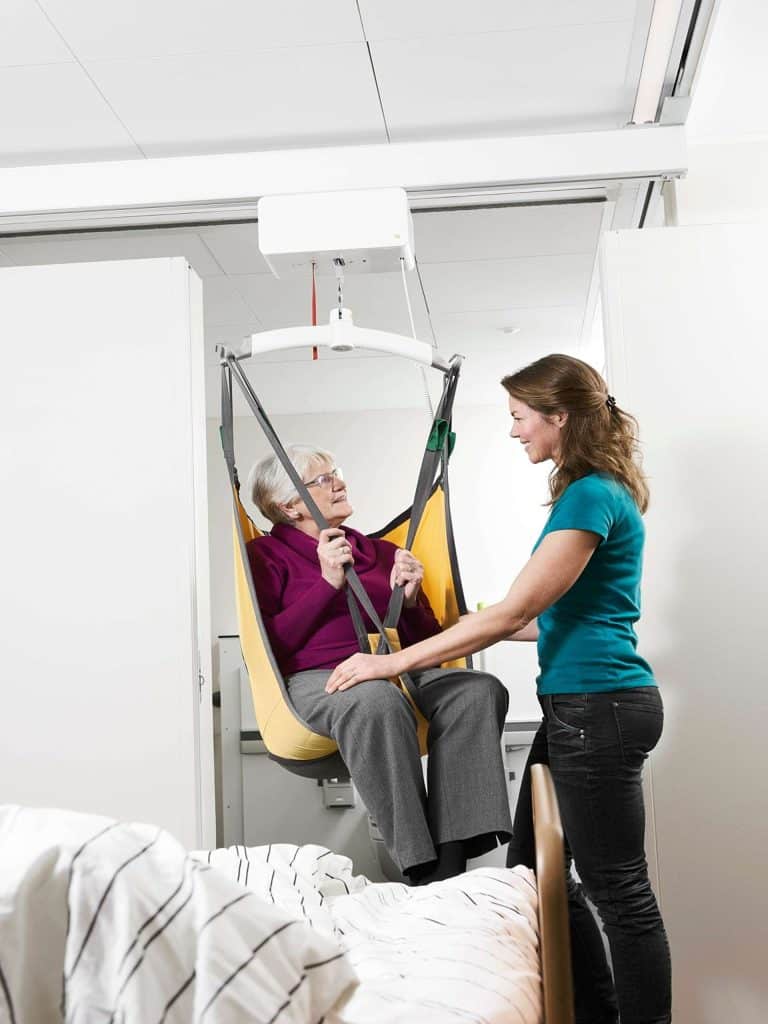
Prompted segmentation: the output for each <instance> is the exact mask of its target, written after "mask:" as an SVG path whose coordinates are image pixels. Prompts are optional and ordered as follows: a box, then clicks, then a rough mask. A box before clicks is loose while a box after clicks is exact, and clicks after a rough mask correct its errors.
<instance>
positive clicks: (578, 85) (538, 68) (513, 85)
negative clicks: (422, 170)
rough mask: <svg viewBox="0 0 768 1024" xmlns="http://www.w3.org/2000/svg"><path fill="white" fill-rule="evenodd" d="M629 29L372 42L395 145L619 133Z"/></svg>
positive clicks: (626, 107)
mask: <svg viewBox="0 0 768 1024" xmlns="http://www.w3.org/2000/svg"><path fill="white" fill-rule="evenodd" d="M632 40H633V23H632V22H631V21H628V22H611V23H602V24H598V25H587V26H579V25H576V26H573V27H569V28H567V29H566V28H558V29H549V30H546V29H540V30H538V29H537V30H526V31H521V32H496V33H488V34H482V35H465V36H438V37H436V38H430V39H405V40H392V41H382V42H375V43H371V51H372V56H373V63H374V67H375V70H376V77H377V80H378V83H379V88H380V91H381V98H382V105H383V108H384V114H385V117H386V119H387V124H388V126H389V130H390V135H391V137H392V139H393V141H401V140H407V139H414V138H419V139H429V138H437V137H443V138H445V137H446V136H452V137H453V136H457V135H461V136H479V135H494V134H505V133H510V132H521V133H522V132H538V133H541V132H548V131H558V130H580V129H600V128H616V127H620V126H622V125H623V124H625V123H626V122H627V120H628V119H629V117H630V115H631V111H632V102H633V99H634V87H633V86H632V85H629V84H627V82H626V81H625V72H626V65H627V57H628V53H629V49H630V46H631V44H632Z"/></svg>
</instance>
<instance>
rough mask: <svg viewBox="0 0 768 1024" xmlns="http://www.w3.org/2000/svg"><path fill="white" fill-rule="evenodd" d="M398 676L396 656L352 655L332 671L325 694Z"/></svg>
mask: <svg viewBox="0 0 768 1024" xmlns="http://www.w3.org/2000/svg"><path fill="white" fill-rule="evenodd" d="M399 674H400V673H399V671H398V668H397V655H396V654H353V655H352V657H351V658H347V659H346V660H345V661H342V662H340V663H339V664H338V665H337V666H336V668H335V669H334V670H333V672H332V673H331V677H330V679H329V680H328V682H327V683H326V684H325V692H326V693H335V692H336V691H337V690H348V689H349V688H350V687H352V686H357V684H358V683H366V682H368V680H369V679H388V678H389V677H390V676H396V675H399Z"/></svg>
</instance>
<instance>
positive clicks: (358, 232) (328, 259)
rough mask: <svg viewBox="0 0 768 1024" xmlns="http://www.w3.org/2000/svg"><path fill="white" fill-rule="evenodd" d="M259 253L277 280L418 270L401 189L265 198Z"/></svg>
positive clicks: (260, 216) (260, 209) (260, 213)
mask: <svg viewBox="0 0 768 1024" xmlns="http://www.w3.org/2000/svg"><path fill="white" fill-rule="evenodd" d="M258 219H259V249H260V250H261V253H262V255H263V256H264V259H265V260H266V261H267V263H268V265H269V268H270V270H271V271H272V273H273V274H274V275H275V277H287V276H290V275H292V274H297V273H298V274H304V275H308V274H309V273H311V270H312V265H313V264H314V266H315V269H316V271H317V273H318V274H334V273H335V272H336V268H337V266H338V261H339V260H343V264H342V266H343V268H344V273H345V274H346V273H382V272H386V271H390V272H391V271H398V272H399V271H400V260H403V262H404V264H405V269H406V270H413V268H414V266H415V260H414V246H413V221H412V219H411V211H410V209H409V207H408V197H407V196H406V194H405V189H402V188H371V189H356V190H353V191H349V192H314V193H312V192H310V193H297V194H295V195H279V196H274V195H271V196H262V197H261V199H259V202H258Z"/></svg>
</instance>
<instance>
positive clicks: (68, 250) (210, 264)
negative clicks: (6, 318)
mask: <svg viewBox="0 0 768 1024" xmlns="http://www.w3.org/2000/svg"><path fill="white" fill-rule="evenodd" d="M3 248H4V249H5V251H6V253H7V254H8V255H9V256H11V258H12V259H13V261H14V262H15V263H18V264H27V265H28V264H43V263H88V262H90V261H92V260H127V259H150V258H153V257H162V256H184V257H185V258H186V259H187V260H188V262H189V264H190V266H192V267H193V268H194V269H195V270H196V271H197V273H198V274H199V275H200V277H203V278H205V277H212V276H216V275H221V268H220V267H219V265H218V263H217V262H216V260H215V259H214V258H213V256H212V255H211V252H210V250H209V249H208V248H207V246H206V245H205V244H204V243H203V242H202V241H201V239H200V238H199V236H198V235H197V234H196V233H195V232H194V231H174V230H170V229H169V230H157V231H110V232H92V233H88V234H86V235H59V236H54V237H52V238H50V237H49V238H16V239H8V240H7V241H4V242H3Z"/></svg>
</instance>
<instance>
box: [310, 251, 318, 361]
mask: <svg viewBox="0 0 768 1024" xmlns="http://www.w3.org/2000/svg"><path fill="white" fill-rule="evenodd" d="M312 326H313V327H317V292H316V291H315V261H314V260H312ZM318 357H319V352H318V350H317V345H313V346H312V359H313V360H314V359H317V358H318Z"/></svg>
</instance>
